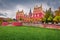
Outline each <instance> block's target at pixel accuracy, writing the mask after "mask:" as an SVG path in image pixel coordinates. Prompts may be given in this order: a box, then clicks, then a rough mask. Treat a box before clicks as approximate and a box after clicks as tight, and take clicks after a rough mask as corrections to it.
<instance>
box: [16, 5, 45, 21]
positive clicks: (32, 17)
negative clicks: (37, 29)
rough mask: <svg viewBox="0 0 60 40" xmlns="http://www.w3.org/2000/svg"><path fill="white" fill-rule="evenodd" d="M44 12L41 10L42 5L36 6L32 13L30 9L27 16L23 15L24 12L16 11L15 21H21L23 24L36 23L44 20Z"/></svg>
mask: <svg viewBox="0 0 60 40" xmlns="http://www.w3.org/2000/svg"><path fill="white" fill-rule="evenodd" d="M44 14H45V13H44V11H43V9H42V5H41V6H38V5H36V6H35V7H34V9H33V12H32V11H31V9H30V12H29V15H26V14H24V11H23V10H22V11H19V10H18V11H17V13H16V19H17V20H22V21H23V22H38V21H42V18H44Z"/></svg>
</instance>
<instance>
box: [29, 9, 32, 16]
mask: <svg viewBox="0 0 60 40" xmlns="http://www.w3.org/2000/svg"><path fill="white" fill-rule="evenodd" d="M29 16H30V17H31V16H32V12H31V9H30V11H29Z"/></svg>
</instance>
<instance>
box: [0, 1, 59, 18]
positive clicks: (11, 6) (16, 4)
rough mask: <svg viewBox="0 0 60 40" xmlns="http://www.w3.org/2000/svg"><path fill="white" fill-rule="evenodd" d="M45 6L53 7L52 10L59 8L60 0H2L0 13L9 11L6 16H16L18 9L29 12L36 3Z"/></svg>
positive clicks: (44, 8) (44, 7) (46, 7)
mask: <svg viewBox="0 0 60 40" xmlns="http://www.w3.org/2000/svg"><path fill="white" fill-rule="evenodd" d="M41 4H42V6H43V10H46V9H48V8H50V7H51V8H52V10H53V11H54V10H56V9H58V7H59V6H60V0H0V13H2V14H4V13H7V16H6V17H9V18H15V16H16V12H17V11H18V10H20V11H21V10H22V9H23V10H24V13H25V14H28V13H29V10H30V9H31V10H33V8H34V6H35V5H39V6H40V5H41Z"/></svg>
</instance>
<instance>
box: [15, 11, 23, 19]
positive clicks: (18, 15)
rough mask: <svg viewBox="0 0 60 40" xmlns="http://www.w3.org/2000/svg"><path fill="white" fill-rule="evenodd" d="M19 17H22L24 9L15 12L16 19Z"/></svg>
mask: <svg viewBox="0 0 60 40" xmlns="http://www.w3.org/2000/svg"><path fill="white" fill-rule="evenodd" d="M20 18H24V11H23V10H22V11H19V10H18V12H17V13H16V19H17V20H20Z"/></svg>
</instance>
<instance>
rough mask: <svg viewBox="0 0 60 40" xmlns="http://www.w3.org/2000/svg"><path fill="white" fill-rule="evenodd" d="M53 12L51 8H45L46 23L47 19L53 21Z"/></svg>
mask: <svg viewBox="0 0 60 40" xmlns="http://www.w3.org/2000/svg"><path fill="white" fill-rule="evenodd" d="M53 17H54V16H53V12H52V10H51V8H49V10H46V14H45V22H46V23H48V21H53Z"/></svg>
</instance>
